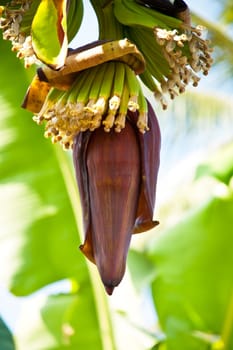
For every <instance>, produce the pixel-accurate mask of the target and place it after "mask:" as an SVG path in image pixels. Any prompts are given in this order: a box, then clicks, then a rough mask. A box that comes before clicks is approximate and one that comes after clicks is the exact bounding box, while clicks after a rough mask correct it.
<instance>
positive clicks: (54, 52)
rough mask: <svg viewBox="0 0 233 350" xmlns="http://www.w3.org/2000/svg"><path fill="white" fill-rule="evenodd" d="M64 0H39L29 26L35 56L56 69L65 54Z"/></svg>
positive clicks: (62, 61) (60, 65) (66, 41)
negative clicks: (30, 26)
mask: <svg viewBox="0 0 233 350" xmlns="http://www.w3.org/2000/svg"><path fill="white" fill-rule="evenodd" d="M66 3H67V1H66V0H41V2H40V4H39V6H38V9H37V12H36V14H35V16H34V19H33V22H32V28H31V35H32V45H33V49H34V51H35V53H36V55H37V57H38V58H39V59H40V60H41V61H42V62H44V63H46V64H47V65H50V66H52V67H53V68H54V69H58V68H60V67H62V66H63V65H64V61H65V58H66V55H67V47H68V46H67V45H68V40H67V23H66Z"/></svg>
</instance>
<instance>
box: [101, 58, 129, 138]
mask: <svg viewBox="0 0 233 350" xmlns="http://www.w3.org/2000/svg"><path fill="white" fill-rule="evenodd" d="M115 65H116V66H115V79H114V82H113V87H112V93H111V98H110V99H109V104H108V105H109V106H108V114H107V116H106V118H105V120H104V121H103V125H104V130H105V131H106V132H109V131H110V129H111V128H112V127H113V124H114V120H115V115H116V113H117V111H118V109H119V107H120V104H121V98H122V94H123V89H124V84H125V69H126V64H123V63H121V62H115Z"/></svg>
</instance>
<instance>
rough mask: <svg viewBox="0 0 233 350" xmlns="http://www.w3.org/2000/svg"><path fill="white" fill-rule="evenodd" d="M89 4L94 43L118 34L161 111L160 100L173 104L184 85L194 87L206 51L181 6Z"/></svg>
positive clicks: (143, 0) (206, 65) (124, 1)
mask: <svg viewBox="0 0 233 350" xmlns="http://www.w3.org/2000/svg"><path fill="white" fill-rule="evenodd" d="M92 4H93V7H94V8H95V10H96V14H97V17H98V18H99V23H100V27H101V30H100V39H102V38H108V35H109V34H108V33H111V34H112V33H114V29H113V26H114V27H115V30H116V33H115V34H116V35H117V36H119V33H120V32H121V34H122V35H123V36H125V37H127V38H128V39H129V40H130V41H132V42H133V43H134V44H135V45H136V46H137V48H138V49H139V50H140V51H141V52H142V54H143V56H144V58H145V61H146V69H145V71H144V72H143V73H142V74H140V78H141V80H142V82H143V83H144V84H145V85H146V86H147V87H148V88H149V89H150V90H151V91H153V92H154V95H155V97H156V98H157V100H158V101H159V102H160V103H161V104H162V107H163V108H164V109H166V108H167V99H166V95H168V96H169V97H170V98H171V99H174V98H175V96H177V95H179V94H180V93H183V92H184V91H185V88H186V86H187V85H188V84H189V83H192V84H193V86H197V85H198V82H199V80H200V77H199V75H198V73H199V72H202V73H203V74H204V75H207V74H208V71H209V69H210V67H211V65H212V62H213V60H212V58H211V53H212V48H210V47H209V41H208V40H205V39H204V38H203V36H204V35H203V33H204V28H202V27H200V26H198V27H196V28H194V27H192V26H191V23H190V12H189V8H188V6H187V5H186V3H185V2H184V1H183V0H175V1H174V2H173V3H172V2H170V1H169V0H162V1H161V0H159V1H156V0H138V1H136V0H114V1H113V2H111V3H108V4H106V5H105V6H103V4H102V1H101V0H98V1H96V0H93V1H92ZM101 6H102V11H101ZM107 8H108V11H107ZM111 11H112V12H111ZM107 15H109V16H110V17H111V16H113V17H115V19H114V20H113V19H112V20H111V18H110V17H109V19H107V18H106V17H107ZM116 22H117V24H116ZM101 23H103V24H101ZM104 23H107V25H104Z"/></svg>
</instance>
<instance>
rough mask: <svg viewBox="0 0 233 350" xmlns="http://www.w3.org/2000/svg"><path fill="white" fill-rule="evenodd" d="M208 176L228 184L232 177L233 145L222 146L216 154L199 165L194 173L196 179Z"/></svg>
mask: <svg viewBox="0 0 233 350" xmlns="http://www.w3.org/2000/svg"><path fill="white" fill-rule="evenodd" d="M204 175H209V176H213V177H215V178H217V179H218V180H220V181H222V182H224V183H225V184H229V181H230V179H231V178H232V176H233V143H229V144H226V145H224V146H222V147H221V148H220V149H219V150H218V151H217V152H216V153H214V154H213V155H212V156H211V155H210V157H209V158H208V160H207V161H206V162H204V163H203V164H200V165H199V166H198V168H197V171H196V177H197V178H199V177H201V176H204Z"/></svg>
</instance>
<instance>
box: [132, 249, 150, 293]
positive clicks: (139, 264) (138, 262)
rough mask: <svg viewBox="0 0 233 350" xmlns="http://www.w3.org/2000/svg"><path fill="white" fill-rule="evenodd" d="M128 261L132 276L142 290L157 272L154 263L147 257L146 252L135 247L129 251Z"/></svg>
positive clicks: (136, 285)
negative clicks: (143, 252) (141, 251)
mask: <svg viewBox="0 0 233 350" xmlns="http://www.w3.org/2000/svg"><path fill="white" fill-rule="evenodd" d="M127 262H128V267H129V269H130V273H131V278H132V280H133V283H134V285H135V287H136V288H137V290H139V291H140V290H141V289H143V288H145V287H147V286H148V285H149V284H150V282H151V281H152V280H153V279H154V277H155V274H156V269H155V267H154V264H152V262H151V261H150V260H149V259H148V258H147V256H146V254H142V253H140V252H138V251H136V250H133V249H131V250H130V251H129V254H128V260H127Z"/></svg>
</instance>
